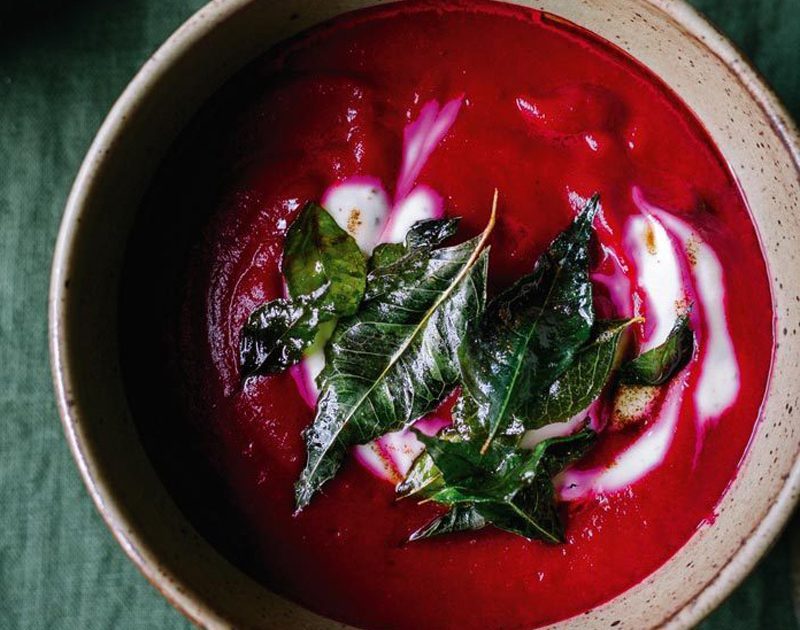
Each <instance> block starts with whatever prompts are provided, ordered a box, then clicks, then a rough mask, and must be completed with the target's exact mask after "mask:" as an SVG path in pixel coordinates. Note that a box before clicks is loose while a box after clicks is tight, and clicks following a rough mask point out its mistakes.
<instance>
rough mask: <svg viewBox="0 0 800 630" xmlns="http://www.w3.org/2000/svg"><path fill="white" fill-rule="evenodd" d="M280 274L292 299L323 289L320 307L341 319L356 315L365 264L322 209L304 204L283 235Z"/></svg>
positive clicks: (364, 274)
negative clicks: (283, 245)
mask: <svg viewBox="0 0 800 630" xmlns="http://www.w3.org/2000/svg"><path fill="white" fill-rule="evenodd" d="M283 275H284V276H285V278H286V285H287V287H288V289H289V295H290V296H291V297H292V298H299V297H301V296H308V295H311V294H312V293H314V292H316V291H319V290H320V289H321V288H322V287H324V286H327V290H326V291H325V292H324V294H323V296H322V300H323V304H321V305H320V307H324V308H327V309H329V310H331V311H333V312H335V313H336V315H337V316H338V317H345V316H347V315H352V314H353V313H355V312H356V310H357V309H358V305H359V304H360V303H361V299H362V298H363V297H364V288H365V286H366V278H367V262H366V260H365V259H364V255H363V254H362V253H361V250H360V249H359V248H358V245H357V244H356V242H355V240H354V239H353V237H352V236H350V235H349V234H348V233H347V232H345V231H344V230H343V229H342V228H340V227H339V225H338V224H337V223H336V221H335V220H334V219H333V217H331V215H330V214H328V212H327V211H326V210H325V208H323V207H322V206H320V205H318V204H315V203H308V204H306V206H305V207H304V208H303V210H302V212H301V213H300V215H299V216H298V217H297V219H295V221H294V222H293V223H292V226H291V227H290V228H289V232H288V234H287V235H286V245H285V247H284V250H283Z"/></svg>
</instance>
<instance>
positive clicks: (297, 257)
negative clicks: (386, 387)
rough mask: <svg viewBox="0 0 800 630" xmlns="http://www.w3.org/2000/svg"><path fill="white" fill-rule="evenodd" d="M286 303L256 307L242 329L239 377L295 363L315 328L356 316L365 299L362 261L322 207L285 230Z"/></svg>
mask: <svg viewBox="0 0 800 630" xmlns="http://www.w3.org/2000/svg"><path fill="white" fill-rule="evenodd" d="M283 271H284V275H285V277H286V284H287V287H288V289H289V294H290V297H289V298H278V299H276V300H272V301H270V302H267V303H266V304H263V305H262V306H260V307H258V308H257V309H256V310H255V311H253V313H251V315H250V317H249V318H248V319H247V323H246V324H245V326H244V327H243V328H242V332H241V336H240V341H239V366H240V372H241V375H242V378H247V377H248V376H253V375H256V374H270V373H274V372H280V371H282V370H284V369H286V368H287V367H289V366H291V365H293V364H295V363H297V362H298V361H300V359H301V358H302V357H303V352H304V351H305V350H306V349H308V348H309V347H310V346H311V345H312V344H313V343H314V339H315V336H316V333H317V329H318V327H319V325H320V324H321V323H323V322H326V321H332V320H335V319H336V318H338V317H345V316H348V315H352V314H353V313H355V311H356V309H357V308H358V305H359V304H360V303H361V300H362V299H363V297H364V289H365V286H366V276H367V273H366V261H365V259H364V255H363V254H362V253H361V251H360V250H359V249H358V245H356V242H355V240H354V239H353V237H351V236H350V235H349V234H348V233H347V232H345V231H344V230H342V228H340V227H339V226H338V225H337V223H336V221H334V220H333V218H332V217H331V216H330V215H329V214H328V213H327V212H326V211H325V209H324V208H323V207H322V206H319V205H317V204H314V203H309V204H307V205H306V206H305V207H304V208H303V210H302V212H301V213H300V215H299V216H298V218H297V219H296V220H295V221H294V222H293V223H292V226H291V227H290V228H289V233H288V234H287V236H286V245H285V248H284V254H283Z"/></svg>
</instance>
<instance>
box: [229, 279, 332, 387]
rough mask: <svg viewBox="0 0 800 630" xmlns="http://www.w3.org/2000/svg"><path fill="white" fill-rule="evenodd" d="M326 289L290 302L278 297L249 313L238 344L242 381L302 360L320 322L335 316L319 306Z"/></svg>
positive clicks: (279, 369)
mask: <svg viewBox="0 0 800 630" xmlns="http://www.w3.org/2000/svg"><path fill="white" fill-rule="evenodd" d="M325 289H326V287H322V288H321V289H320V290H319V291H316V292H314V293H312V294H311V295H309V296H301V297H299V298H296V299H293V300H292V299H287V298H278V299H276V300H272V301H270V302H267V303H266V304H263V305H262V306H260V307H259V308H257V309H256V310H255V311H253V313H251V315H250V317H249V318H248V319H247V323H246V324H245V325H244V327H243V328H242V332H241V337H240V341H239V366H240V367H239V369H240V372H241V376H242V378H247V377H249V376H253V375H255V374H270V373H275V372H281V371H283V370H285V369H286V368H288V367H289V366H291V365H294V364H295V363H297V362H298V361H299V360H300V359H301V358H302V357H303V352H304V351H305V350H306V348H308V347H310V346H311V345H312V344H313V343H314V338H315V336H316V334H317V329H318V327H319V325H320V323H322V322H324V321H327V320H329V319H331V318H332V317H335V314H334V313H333V312H332V311H331V310H329V309H328V310H326V309H325V308H324V307H321V306H320V304H321V300H320V297H321V294H322V293H324V291H325Z"/></svg>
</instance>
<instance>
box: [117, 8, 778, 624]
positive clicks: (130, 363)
mask: <svg viewBox="0 0 800 630" xmlns="http://www.w3.org/2000/svg"><path fill="white" fill-rule="evenodd" d="M420 121H422V122H420ZM426 121H427V122H426ZM437 125H438V126H437ZM415 134H421V135H415ZM415 138H416V139H420V138H421V141H422V144H423V145H425V146H426V147H427V148H426V149H425V150H423V151H422V152H421V154H420V152H416V153H415V152H414V150H413V146H411V144H412V141H413V140H414V139H415ZM426 143H427V144H426ZM495 188H497V189H499V191H500V203H499V207H498V224H497V227H496V229H495V231H494V233H493V234H492V236H491V241H490V242H491V266H490V270H491V271H490V279H489V293H490V296H491V295H493V294H496V293H497V291H498V290H499V289H502V288H504V287H506V286H508V284H509V283H510V282H512V281H513V280H515V279H516V278H518V277H519V276H520V275H522V274H524V273H527V272H529V271H530V269H531V267H532V265H533V262H534V261H535V259H536V257H537V256H538V255H539V254H540V253H541V252H542V251H543V250H544V249H545V247H546V246H547V244H548V243H549V242H550V241H551V240H552V239H553V238H554V237H555V236H556V235H557V234H558V233H559V232H560V231H562V230H563V229H564V228H565V227H566V226H567V225H568V224H569V222H570V220H571V218H572V217H573V216H574V214H575V212H576V210H577V209H578V207H579V206H580V204H581V203H582V202H583V201H585V199H586V198H588V197H589V196H591V195H592V194H593V193H595V192H598V193H600V195H601V200H602V212H601V216H600V217H599V218H598V220H597V221H596V223H595V228H596V232H597V237H596V239H595V240H596V241H597V242H596V243H595V245H596V247H595V248H594V249H595V250H596V251H595V255H594V259H595V260H594V263H593V265H594V267H593V268H594V271H593V282H594V287H595V296H596V297H595V302H596V309H597V311H598V313H600V314H602V315H603V316H615V317H623V316H626V317H630V316H636V315H639V316H642V317H644V318H645V323H644V324H641V325H639V326H638V328H637V330H636V332H635V336H636V343H638V345H639V347H640V349H646V348H647V347H652V346H653V345H655V344H657V343H659V342H660V341H663V337H664V334H665V330H666V329H668V328H669V326H670V325H671V324H672V319H671V318H670V312H671V311H675V309H677V308H678V307H679V304H678V303H679V302H681V301H684V302H689V301H691V302H692V303H693V304H694V307H693V310H692V315H691V317H692V323H693V328H694V329H695V333H696V337H697V351H696V352H695V355H694V358H693V359H692V362H691V363H690V365H689V366H688V367H687V368H686V369H685V370H684V371H683V372H682V373H681V376H680V377H679V378H678V379H676V380H675V382H673V383H672V385H670V387H669V388H668V391H667V392H666V394H665V396H664V400H663V401H662V403H661V406H660V407H659V409H658V412H657V413H655V414H654V415H653V417H652V418H650V419H649V420H648V421H647V422H646V423H645V424H644V426H640V427H638V428H634V429H630V430H627V431H618V432H615V431H612V430H603V431H601V435H600V440H599V444H598V446H597V448H596V449H595V450H594V451H593V452H592V453H590V455H589V456H588V457H587V458H586V459H585V460H584V461H582V462H579V463H578V464H577V465H576V466H574V467H573V469H571V470H569V471H568V472H567V473H565V475H562V477H561V478H559V480H558V489H559V492H560V496H561V499H562V503H561V509H562V512H563V516H564V519H565V522H566V543H565V544H563V545H553V544H547V543H544V542H538V541H527V540H525V539H523V538H521V537H519V536H515V535H512V534H509V533H506V532H502V531H499V530H496V529H494V528H491V527H489V528H485V529H483V530H480V531H477V532H472V533H461V534H454V535H449V536H445V537H441V538H437V539H431V540H425V541H419V542H415V543H410V544H406V543H405V542H404V541H405V540H406V538H407V536H408V535H409V534H410V533H411V532H412V531H414V530H415V529H417V528H418V527H420V526H421V525H423V524H425V523H426V522H427V521H428V520H430V519H431V518H433V517H434V516H436V515H437V514H439V513H441V512H442V509H441V508H440V507H437V506H436V505H434V504H425V505H418V504H417V503H416V502H414V501H410V500H407V501H396V500H395V493H394V487H393V484H392V479H393V473H394V472H396V471H394V470H393V469H392V465H391V462H390V463H389V464H387V467H386V470H384V471H383V472H384V473H385V474H381V470H380V463H379V465H378V467H377V468H378V469H377V470H376V467H375V465H374V463H372V464H371V463H370V452H369V451H364V450H363V449H362V451H361V455H360V456H351V457H349V458H348V460H347V461H346V463H345V465H344V468H343V469H342V471H341V472H340V473H339V475H338V476H337V477H336V478H335V479H334V480H332V481H331V482H329V483H327V484H326V485H325V486H324V488H323V491H322V492H321V493H320V494H319V495H318V496H316V497H315V498H314V500H313V501H312V503H311V505H310V506H309V507H308V508H306V509H305V510H304V511H303V512H302V513H300V514H299V515H297V516H293V509H294V496H293V484H294V482H295V480H296V479H297V477H298V475H299V473H300V471H301V469H302V467H303V465H304V462H305V447H304V443H303V440H302V437H301V431H302V430H303V429H304V428H305V427H306V426H307V425H308V424H309V422H310V421H311V420H312V418H313V413H314V412H313V408H312V406H311V404H313V398H312V400H311V401H309V400H308V399H309V393H308V392H307V391H304V388H303V386H302V376H301V377H300V378H298V374H297V372H296V371H294V372H286V373H282V374H277V375H272V376H266V377H258V378H253V379H249V380H248V381H247V382H246V383H245V384H244V385H242V384H241V383H240V378H239V370H238V343H239V331H240V329H241V327H242V325H243V323H244V322H245V320H246V318H247V316H248V315H249V313H250V312H251V311H252V310H253V309H254V308H256V307H257V306H259V305H260V304H261V303H263V302H264V301H266V300H269V299H272V298H275V297H278V296H280V295H281V294H282V293H283V277H282V275H281V271H280V262H281V255H282V250H283V241H284V237H285V234H286V229H287V226H288V225H290V224H291V221H292V220H293V218H294V217H295V216H296V215H297V212H298V211H299V209H300V208H301V207H302V205H303V204H304V203H305V202H306V201H308V200H324V199H327V200H329V201H328V203H340V204H341V203H343V204H345V205H346V204H348V203H352V204H353V205H356V204H357V203H359V201H358V200H359V199H360V200H362V201H363V202H364V203H365V204H370V203H371V204H373V205H375V204H377V205H378V206H380V207H379V208H378V210H376V212H378V213H379V214H380V213H381V212H383V213H384V214H386V215H387V216H391V214H392V213H393V212H396V211H398V208H400V207H402V206H403V204H404V203H405V202H406V201H407V200H408V199H409V198H412V197H413V198H414V199H415V203H416V206H414V207H415V208H416V210H415V212H418V213H422V215H425V213H426V212H428V213H433V214H434V215H435V214H436V213H439V214H441V213H443V214H445V215H447V216H460V217H463V219H462V222H461V225H460V228H459V237H458V238H459V239H460V238H462V237H463V238H466V237H471V236H473V235H475V234H477V233H478V232H480V231H481V230H482V229H483V227H484V225H485V224H486V221H487V218H488V214H489V208H490V202H491V198H492V193H493V190H494V189H495ZM348 195H349V196H348ZM359 195H360V196H359ZM415 195H416V197H415ZM376 199H377V201H376ZM420 200H421V201H420ZM409 203H411V202H409ZM412 205H413V204H412ZM362 210H363V208H362ZM366 214H368V213H366ZM411 214H412V215H414V212H412V213H411ZM369 216H371V215H369ZM376 216H377V215H376ZM376 221H377V219H376ZM123 286H124V289H123V294H122V298H121V307H122V308H121V312H122V315H121V323H122V347H123V365H124V370H125V373H126V382H127V387H128V393H129V398H130V400H131V405H132V407H133V410H134V415H135V417H136V419H137V423H138V426H139V430H140V433H141V436H142V439H143V441H144V444H145V447H146V449H147V451H148V453H149V455H150V457H151V458H152V460H153V462H154V464H155V465H156V467H157V469H158V470H159V472H160V474H161V476H162V478H163V480H164V482H165V484H166V485H167V486H168V488H169V489H170V491H171V493H172V495H173V496H174V498H175V499H176V501H177V502H178V503H179V505H180V506H181V508H182V509H183V510H184V511H185V512H186V513H187V515H188V516H189V517H190V519H191V520H192V521H193V522H194V523H195V524H196V526H197V528H198V529H199V530H200V531H201V532H202V533H203V534H204V535H205V536H206V537H207V538H208V539H209V540H210V541H211V542H212V543H213V544H215V545H216V546H218V547H219V548H220V549H221V550H223V551H224V552H225V553H226V554H227V555H228V556H229V557H231V558H232V559H233V560H234V561H235V562H237V563H238V564H239V565H240V566H242V567H243V568H244V569H245V570H247V571H248V572H249V573H251V574H252V575H254V576H255V577H256V578H257V579H260V580H262V581H264V582H265V583H266V584H267V585H269V587H270V588H272V589H274V590H275V591H277V592H279V593H282V594H284V595H286V596H287V597H289V598H291V599H293V600H295V601H297V602H299V603H301V604H302V605H304V606H307V607H308V608H310V609H312V610H315V611H317V612H319V613H322V614H324V615H327V616H329V617H332V618H334V619H337V620H341V621H345V622H348V623H351V624H354V625H357V626H362V627H367V628H416V627H436V628H485V627H498V628H527V627H533V626H537V625H541V624H546V623H550V622H555V621H558V620H561V619H565V618H567V617H570V616H572V615H575V614H579V613H583V612H585V611H586V610H588V609H590V608H592V607H594V606H597V605H598V604H601V603H603V602H605V601H607V600H608V599H610V598H612V597H614V596H615V595H618V594H620V593H622V592H623V591H624V590H626V589H628V588H630V587H631V586H633V585H635V584H637V583H638V582H640V581H641V580H642V579H644V578H645V577H646V576H647V575H649V574H650V573H652V572H653V571H654V570H655V569H657V568H658V567H659V566H660V565H661V564H662V563H664V562H665V561H666V560H667V559H669V558H670V557H671V556H672V555H673V554H674V553H675V552H676V551H677V550H678V549H679V548H680V547H681V546H682V545H683V544H684V543H685V542H686V541H687V540H688V539H689V538H690V537H691V535H692V534H693V533H694V532H695V530H696V529H697V528H698V527H699V526H700V525H701V524H702V523H704V522H706V521H708V520H713V513H714V508H715V506H716V504H717V503H718V501H719V499H720V497H721V496H722V494H723V493H724V491H725V488H726V487H727V485H728V484H729V483H730V481H731V480H732V479H733V477H734V476H735V475H736V471H737V466H738V463H739V461H740V459H741V457H742V455H743V453H744V451H745V449H746V447H747V444H748V440H749V438H750V435H751V433H752V431H753V427H754V423H755V422H756V420H757V418H758V416H759V408H760V405H761V401H762V398H763V396H764V391H765V387H766V383H767V378H768V374H769V367H770V361H771V355H772V348H773V333H772V322H773V317H772V305H771V297H770V289H769V281H768V275H767V270H766V266H765V263H764V260H763V257H762V253H761V249H760V245H759V240H758V235H757V233H756V230H755V228H754V226H753V224H752V221H751V218H750V215H749V213H748V209H747V206H746V203H745V200H744V199H743V197H742V194H741V192H740V190H739V188H738V186H737V183H736V181H735V180H734V178H733V176H732V174H731V172H730V170H729V169H728V167H727V165H726V163H725V161H724V159H723V157H722V156H721V155H720V153H719V151H718V150H717V149H716V147H715V146H714V144H713V143H712V141H711V140H710V138H709V137H708V135H707V133H706V132H705V131H704V129H703V128H702V127H701V125H700V124H699V123H698V121H697V120H696V118H695V117H694V116H693V114H692V113H691V112H690V111H689V110H688V109H687V107H686V106H685V105H684V104H682V103H681V102H680V101H679V100H678V99H677V98H676V97H675V95H674V94H673V93H671V92H670V91H669V90H668V89H667V88H666V87H665V86H664V85H663V84H662V83H661V82H660V81H659V80H658V79H657V78H656V77H654V76H653V75H652V74H650V73H649V72H648V71H647V70H645V69H644V68H643V67H641V66H640V65H638V64H637V63H636V62H635V61H633V60H632V59H630V58H629V57H627V56H626V55H625V54H623V53H622V52H620V51H619V50H618V49H616V48H614V47H612V46H611V45H609V44H608V43H607V42H605V41H602V40H600V39H599V38H597V37H595V36H593V35H592V34H590V33H588V32H585V31H583V30H581V29H579V28H576V27H574V26H572V25H569V24H565V23H564V22H563V21H562V20H558V19H555V18H553V17H551V16H548V15H546V14H541V13H539V12H536V11H531V10H527V9H522V8H517V7H512V6H510V5H503V4H495V3H488V2H477V1H476V2H458V3H452V4H450V3H444V2H409V3H404V4H402V5H389V6H387V7H382V8H377V9H373V10H367V11H363V12H358V13H354V14H348V15H345V16H344V17H342V18H339V19H337V20H335V21H333V22H330V23H327V24H325V25H323V26H320V27H318V28H315V29H313V30H312V31H309V32H307V33H304V34H302V35H300V36H298V37H296V38H294V39H292V40H291V41H289V42H286V43H284V44H281V45H279V46H278V47H276V48H275V49H274V50H272V51H270V52H269V53H268V54H266V55H265V56H263V57H261V58H259V59H258V60H256V61H255V62H253V63H252V64H250V65H249V66H248V67H247V68H246V69H244V70H243V71H242V72H241V73H239V74H238V75H237V76H236V77H234V78H233V79H232V80H231V81H230V82H229V83H228V84H227V85H225V86H224V87H223V88H222V89H221V90H220V91H219V92H218V93H217V94H216V95H215V96H213V97H212V98H211V99H210V100H209V102H208V103H207V104H206V105H205V106H204V108H203V109H202V110H201V111H200V112H199V113H198V114H197V116H196V117H195V119H194V120H193V122H192V123H191V124H190V125H189V126H188V128H187V129H186V130H185V131H184V133H183V134H182V135H181V136H180V138H179V139H178V140H177V141H176V143H175V145H174V147H173V148H172V150H171V151H170V154H169V155H168V156H167V158H166V159H165V161H164V164H163V165H162V167H161V168H160V170H159V172H158V174H157V175H156V177H155V180H154V182H153V184H152V187H151V190H150V192H149V194H148V195H147V197H146V199H145V202H144V204H143V206H142V211H141V216H140V219H139V222H138V225H137V227H136V229H135V231H134V235H133V237H132V240H131V244H130V248H129V252H128V257H127V263H126V272H125V281H124V285H123ZM312 396H313V394H312ZM309 402H310V403H311V404H309ZM451 402H452V399H451V400H449V401H446V402H445V403H444V404H443V406H442V410H441V411H440V415H445V416H446V412H447V409H448V404H449V403H451ZM601 428H602V427H601ZM384 446H386V445H384ZM364 448H367V447H364ZM381 452H382V451H381V449H380V448H377V449H373V451H372V453H378V454H379V455H380V453H381ZM354 455H358V454H357V453H354ZM384 477H385V478H384Z"/></svg>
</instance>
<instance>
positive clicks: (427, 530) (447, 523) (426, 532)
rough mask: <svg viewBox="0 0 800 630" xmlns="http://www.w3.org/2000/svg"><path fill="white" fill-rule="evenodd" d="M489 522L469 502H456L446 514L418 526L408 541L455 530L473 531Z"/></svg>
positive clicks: (451, 532) (450, 532)
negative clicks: (422, 525) (423, 525)
mask: <svg viewBox="0 0 800 630" xmlns="http://www.w3.org/2000/svg"><path fill="white" fill-rule="evenodd" d="M488 524H489V523H488V522H487V520H486V519H485V518H484V517H483V516H482V515H481V513H480V512H479V511H478V509H477V508H476V507H475V506H474V505H472V504H470V503H458V504H456V505H454V506H452V507H451V508H450V509H449V510H448V511H447V513H446V514H444V515H442V516H440V517H439V518H436V519H434V520H432V521H431V522H430V523H428V524H427V525H425V527H420V528H419V529H418V530H417V531H415V532H414V533H413V534H411V535H410V536H409V537H408V540H409V542H414V541H415V540H422V539H423V538H433V537H434V536H442V535H444V534H453V533H455V532H465V531H475V530H478V529H483V528H484V527H486V526H487V525H488Z"/></svg>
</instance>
